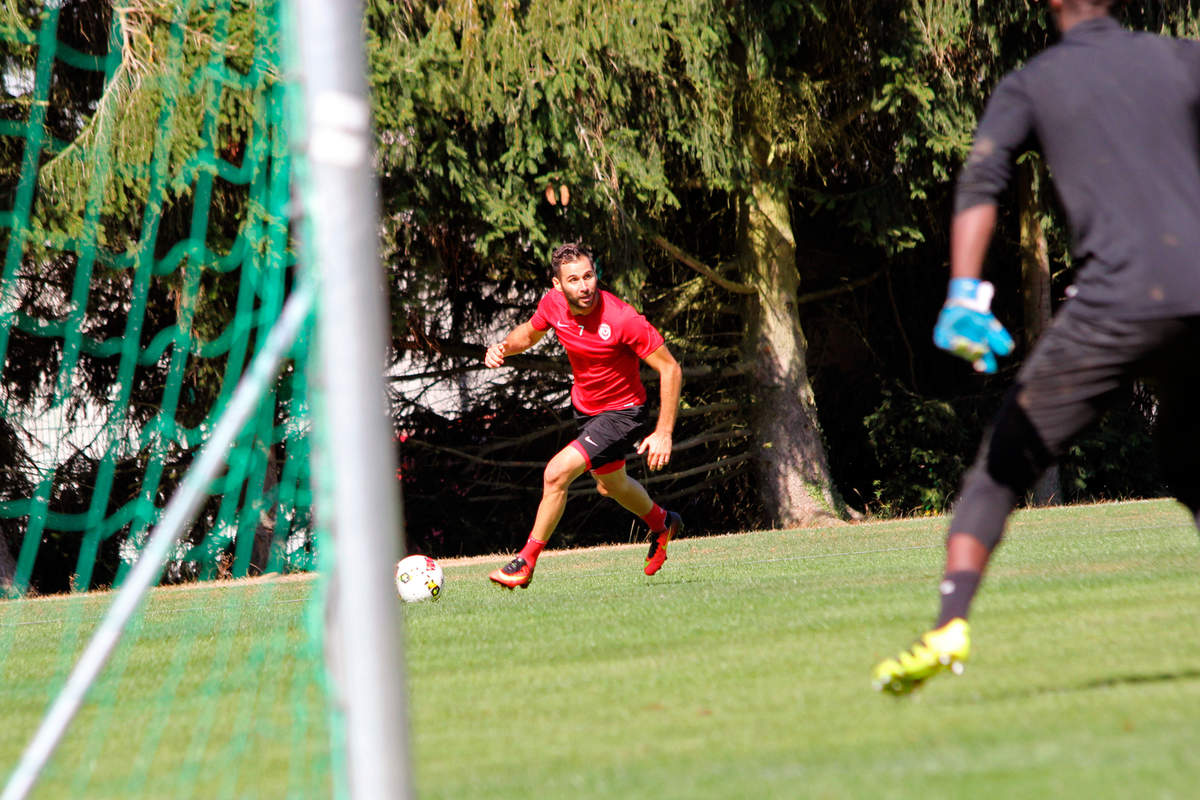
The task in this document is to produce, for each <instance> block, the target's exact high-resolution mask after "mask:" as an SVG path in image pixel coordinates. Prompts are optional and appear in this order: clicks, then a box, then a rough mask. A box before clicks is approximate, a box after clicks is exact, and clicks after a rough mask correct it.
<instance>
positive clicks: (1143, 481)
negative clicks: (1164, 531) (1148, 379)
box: [1059, 384, 1168, 502]
mask: <svg viewBox="0 0 1200 800" xmlns="http://www.w3.org/2000/svg"><path fill="white" fill-rule="evenodd" d="M1154 414H1155V399H1154V395H1153V394H1152V393H1151V392H1150V390H1149V389H1148V388H1147V387H1145V386H1143V385H1141V384H1139V385H1138V386H1136V387H1135V389H1134V391H1132V392H1130V393H1129V395H1128V396H1127V397H1126V398H1125V400H1124V401H1123V402H1121V403H1119V404H1118V405H1117V406H1116V407H1115V408H1113V409H1112V410H1111V411H1109V412H1108V413H1107V414H1105V415H1104V417H1102V418H1101V419H1100V421H1099V422H1098V423H1097V424H1096V426H1095V427H1094V428H1093V429H1091V430H1089V431H1087V432H1085V433H1084V435H1082V436H1081V437H1080V438H1079V439H1078V440H1076V441H1075V442H1073V443H1072V444H1071V446H1070V447H1069V448H1068V449H1067V452H1066V453H1065V454H1064V455H1063V458H1062V463H1061V469H1060V473H1059V474H1060V480H1061V481H1062V487H1063V493H1064V494H1065V496H1066V499H1067V500H1068V501H1072V502H1080V501H1098V500H1124V499H1128V498H1132V497H1157V496H1161V495H1163V494H1167V493H1168V492H1167V490H1166V486H1165V485H1164V483H1163V478H1162V475H1161V474H1160V472H1159V470H1158V463H1157V458H1156V450H1155V445H1154Z"/></svg>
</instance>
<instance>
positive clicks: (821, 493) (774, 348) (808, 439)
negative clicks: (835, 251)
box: [739, 139, 844, 528]
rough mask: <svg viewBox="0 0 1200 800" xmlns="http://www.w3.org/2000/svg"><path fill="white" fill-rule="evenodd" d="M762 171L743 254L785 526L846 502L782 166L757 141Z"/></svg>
mask: <svg viewBox="0 0 1200 800" xmlns="http://www.w3.org/2000/svg"><path fill="white" fill-rule="evenodd" d="M759 144H760V145H761V146H760V147H757V148H756V150H758V151H760V153H761V157H760V158H758V159H756V160H758V162H759V164H758V166H759V169H758V171H757V176H756V177H755V178H754V180H753V181H752V183H751V186H750V190H749V192H748V194H747V196H746V197H745V198H744V200H743V202H742V211H741V225H740V228H741V231H740V234H741V241H740V243H739V246H740V256H741V259H742V264H743V267H742V268H743V270H744V273H743V274H744V281H745V283H748V284H750V285H752V286H754V287H755V288H756V289H757V290H758V293H757V294H755V295H751V296H749V297H748V299H747V302H748V303H749V306H750V308H749V312H750V313H749V315H748V322H749V324H748V327H747V331H746V348H747V351H748V352H747V360H748V361H749V362H750V363H751V364H753V365H754V369H753V373H752V375H753V380H754V383H753V385H752V387H751V395H752V397H753V399H754V409H753V418H754V425H755V431H756V434H757V437H756V438H757V441H756V444H755V446H756V447H757V450H758V452H757V457H758V467H759V471H760V478H761V486H762V493H763V506H764V508H765V509H766V511H767V514H768V515H769V516H770V517H771V521H772V522H773V523H774V524H776V525H779V526H781V527H787V528H791V527H808V526H814V525H822V524H829V523H830V522H834V521H839V520H840V519H841V518H842V515H843V513H844V510H843V509H844V505H843V503H842V502H841V500H840V498H839V497H838V495H837V492H836V490H835V489H834V486H833V481H832V479H831V477H830V474H829V462H828V459H827V458H826V455H825V443H824V440H823V437H822V435H821V428H820V425H819V423H818V421H817V405H816V401H815V399H814V397H813V391H812V385H811V384H810V383H809V380H808V365H807V350H808V343H807V342H806V341H805V338H804V332H803V331H802V330H801V329H800V319H799V316H798V314H797V304H796V297H797V292H798V290H799V288H800V275H799V273H798V272H797V270H796V242H795V238H794V236H793V234H792V222H791V213H790V211H789V209H788V193H787V187H786V184H785V183H784V182H783V180H784V175H783V174H781V171H779V170H775V171H772V170H771V168H770V167H771V165H770V164H769V163H768V162H769V156H768V154H767V152H766V151H767V147H766V146H765V143H763V142H762V141H761V139H760V140H759Z"/></svg>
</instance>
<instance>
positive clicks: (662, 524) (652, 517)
mask: <svg viewBox="0 0 1200 800" xmlns="http://www.w3.org/2000/svg"><path fill="white" fill-rule="evenodd" d="M642 522H645V523H646V524H647V525H649V526H650V532H651V533H662V532H663V531H665V530H666V529H667V510H666V509H665V508H663V507H662V506H660V505H659V504H658V503H655V504H654V508H652V509H650V510H649V511H647V512H646V513H645V514H643V515H642Z"/></svg>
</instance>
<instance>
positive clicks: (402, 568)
mask: <svg viewBox="0 0 1200 800" xmlns="http://www.w3.org/2000/svg"><path fill="white" fill-rule="evenodd" d="M442 581H443V578H442V568H441V566H440V565H439V564H438V562H436V561H434V560H433V559H432V558H430V557H429V556H406V557H405V558H402V559H400V563H399V564H397V565H396V591H398V592H399V593H400V599H401V600H403V601H404V602H406V603H419V602H421V601H422V600H437V599H438V598H439V597H441V596H442Z"/></svg>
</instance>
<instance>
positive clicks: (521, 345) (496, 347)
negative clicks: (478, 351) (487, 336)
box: [483, 322, 546, 368]
mask: <svg viewBox="0 0 1200 800" xmlns="http://www.w3.org/2000/svg"><path fill="white" fill-rule="evenodd" d="M545 335H546V332H545V331H539V330H538V329H537V328H535V327H533V325H531V324H530V323H528V322H522V323H521V324H520V325H518V326H517V327H515V328H513V329H512V330H511V331H509V332H508V336H505V337H504V341H502V342H497V343H496V344H493V345H489V346H488V349H487V350H485V351H484V353H483V363H484V364H486V365H488V366H489V367H492V368H495V367H499V366H501V365H502V364H504V357H505V356H515V355H516V354H517V353H523V352H525V351H526V350H528V349H529V348H531V347H533V346H534V345H535V344H537V343H538V342H540V341H541V340H542V337H543V336H545Z"/></svg>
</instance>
